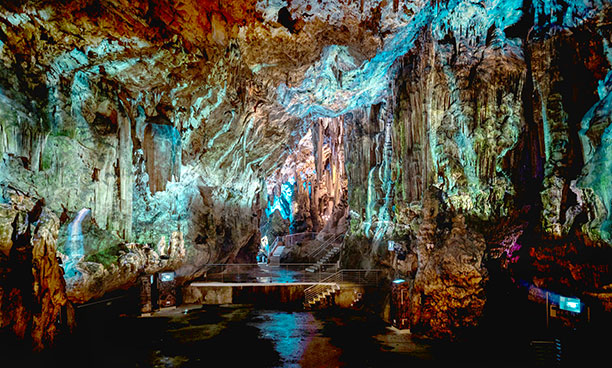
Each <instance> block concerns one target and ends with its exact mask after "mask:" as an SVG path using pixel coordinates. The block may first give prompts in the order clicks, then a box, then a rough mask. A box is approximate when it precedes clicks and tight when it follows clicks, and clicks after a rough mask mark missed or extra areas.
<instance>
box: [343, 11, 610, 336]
mask: <svg viewBox="0 0 612 368" xmlns="http://www.w3.org/2000/svg"><path fill="white" fill-rule="evenodd" d="M609 12H610V8H609V4H607V3H605V2H592V3H588V4H587V3H582V2H575V3H574V2H568V3H564V4H563V5H561V4H557V3H555V2H535V1H534V2H520V1H518V2H501V1H500V2H496V1H490V2H485V3H479V4H474V3H469V2H452V1H450V2H447V3H445V4H441V3H438V4H437V6H434V7H433V8H432V9H429V10H428V6H425V7H424V8H423V9H422V10H421V13H423V16H424V17H427V19H428V20H429V21H428V22H427V23H428V24H427V25H426V26H423V27H421V28H419V32H417V34H416V35H414V41H413V42H414V46H413V47H412V49H411V50H410V51H408V52H407V53H406V54H405V55H403V56H401V57H400V58H398V59H397V61H396V62H395V64H394V66H393V67H394V68H395V69H396V70H397V71H396V72H395V73H394V74H393V75H394V76H395V78H390V85H389V91H390V93H389V96H388V97H387V98H386V100H383V101H381V102H380V103H379V104H376V105H372V106H371V107H368V108H365V109H358V110H354V111H353V112H351V113H349V114H347V115H345V121H346V124H347V126H349V127H350V128H347V132H348V135H349V137H350V138H348V139H347V143H348V147H347V152H349V153H348V155H347V161H346V165H347V173H348V177H349V185H348V187H349V206H350V209H351V231H350V237H349V242H348V249H345V264H346V265H353V266H355V265H367V266H373V265H375V264H381V263H382V264H387V265H389V268H390V272H391V274H392V275H393V276H394V278H398V279H399V278H401V279H405V280H407V282H406V283H405V284H404V285H403V286H402V288H403V289H405V292H406V295H409V296H410V297H409V298H406V297H404V296H402V301H400V295H399V294H398V295H394V297H393V299H394V300H392V303H395V304H396V310H399V311H402V315H401V316H398V317H397V318H400V319H401V320H402V322H401V323H402V325H403V326H405V327H410V328H412V329H414V330H418V331H422V332H424V333H425V334H429V335H436V336H442V335H445V336H450V337H452V336H454V334H455V333H456V331H458V330H460V329H461V328H462V327H468V326H474V325H476V324H477V322H478V321H477V318H473V317H474V316H478V315H479V314H480V313H481V312H482V307H483V305H484V303H485V300H486V294H485V293H484V292H483V287H485V282H486V278H487V277H486V274H487V272H486V270H485V269H484V267H483V263H482V261H483V260H484V259H489V260H491V262H493V261H494V260H497V261H495V262H500V263H496V264H497V265H498V266H499V265H500V264H501V266H502V267H506V268H508V269H509V272H510V274H511V275H512V277H513V278H514V279H515V280H520V281H521V283H522V284H523V285H525V284H526V285H531V286H536V287H539V288H543V289H549V290H556V291H557V292H560V293H564V295H575V296H585V295H590V296H593V295H599V296H600V297H601V298H602V301H600V302H603V303H604V304H605V303H609V301H606V300H605V299H606V295H607V294H606V290H608V289H609V287H610V283H611V282H612V279H610V273H609V266H608V265H609V264H610V260H611V259H612V258H611V256H612V254H611V252H610V228H609V226H608V225H607V224H608V218H609V215H610V212H609V210H607V209H606V208H607V207H608V206H609V203H610V201H609V199H608V194H607V192H608V190H609V188H610V185H609V183H610V176H609V172H608V171H607V168H608V165H609V163H608V159H607V158H604V156H606V153H604V152H606V151H607V141H606V135H605V134H606V133H605V132H607V131H608V130H609V129H610V124H609V116H610V111H609V110H607V109H606V108H605V107H604V106H607V104H606V102H605V101H606V96H607V85H608V83H609V82H608V77H607V75H608V72H609V70H610V60H609V59H608V53H607V51H606V50H607V45H608V42H609V40H610V36H611V35H610V33H609V30H608V29H607V28H606V27H605V26H604V25H605V24H606V22H607V21H606V20H605V19H609ZM389 137H390V139H389ZM364 163H367V164H365V165H364ZM603 182H605V183H606V185H602V183H603ZM604 187H605V188H608V189H604ZM431 197H434V198H436V200H435V203H438V204H437V205H435V206H433V207H434V209H435V210H436V211H438V208H443V209H442V210H440V213H439V214H438V215H436V221H432V220H431V215H430V213H429V212H430V211H432V206H431V203H432V202H431V201H430V200H428V198H431ZM440 206H442V207H440ZM460 229H461V230H460ZM427 234H430V235H427ZM460 234H462V235H460ZM449 237H450V238H449ZM459 239H460V240H459ZM389 241H393V242H394V243H392V246H391V245H390V246H389V247H388V244H389ZM448 243H450V244H454V245H452V246H448V245H447V244H448ZM484 244H487V245H488V249H489V250H488V251H487V252H486V254H485V247H484ZM388 249H391V251H388ZM440 249H443V250H442V251H441V250H440ZM445 265H448V266H445ZM496 267H497V266H496ZM453 269H454V271H449V270H453ZM457 275H462V276H461V277H459V278H458V277H457ZM464 277H465V278H464ZM458 316H459V317H458ZM468 316H470V317H468ZM424 326H425V328H423V327H424Z"/></svg>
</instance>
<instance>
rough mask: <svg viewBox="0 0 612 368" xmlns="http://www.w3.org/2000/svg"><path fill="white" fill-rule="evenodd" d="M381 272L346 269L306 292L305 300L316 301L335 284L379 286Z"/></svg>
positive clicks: (307, 289)
mask: <svg viewBox="0 0 612 368" xmlns="http://www.w3.org/2000/svg"><path fill="white" fill-rule="evenodd" d="M380 272H381V270H362V269H345V270H340V271H338V272H336V273H334V274H333V275H330V276H329V277H327V278H324V279H323V280H321V281H320V282H319V283H318V284H316V285H313V286H310V287H308V288H306V289H305V290H304V300H305V301H306V302H308V301H309V300H314V299H315V298H316V297H317V296H318V295H321V294H323V293H325V292H326V291H327V290H328V289H330V288H331V287H332V285H333V284H352V285H359V286H372V285H378V279H379V273H380Z"/></svg>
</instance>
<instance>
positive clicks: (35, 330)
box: [0, 194, 70, 350]
mask: <svg viewBox="0 0 612 368" xmlns="http://www.w3.org/2000/svg"><path fill="white" fill-rule="evenodd" d="M0 221H1V222H0V233H2V234H3V235H8V237H7V236H3V239H2V240H1V242H2V243H1V244H2V253H1V254H0V331H3V330H9V331H12V333H14V334H15V335H16V336H17V337H18V338H20V339H24V340H25V341H27V342H28V343H31V344H32V348H33V349H35V350H40V349H42V348H43V347H45V346H49V345H52V344H53V342H54V340H55V338H56V336H57V335H58V333H59V328H61V327H64V328H68V327H69V326H66V325H64V326H62V325H61V324H59V323H58V318H59V317H60V316H61V314H60V313H61V310H62V307H65V306H68V308H64V309H63V313H64V314H66V313H67V310H68V309H69V308H70V306H69V302H68V298H67V296H66V286H65V281H64V277H63V274H64V272H63V270H62V268H61V267H60V264H59V263H58V258H57V257H56V246H55V242H56V239H57V232H58V229H59V219H58V218H57V216H56V215H55V214H53V212H52V211H49V210H48V209H47V208H46V207H45V206H44V204H43V203H42V202H37V203H34V202H33V201H31V200H30V199H29V198H27V197H23V196H20V195H16V194H14V195H13V196H12V198H11V203H10V204H4V203H2V204H0ZM64 318H66V316H65V315H64ZM68 320H69V319H68Z"/></svg>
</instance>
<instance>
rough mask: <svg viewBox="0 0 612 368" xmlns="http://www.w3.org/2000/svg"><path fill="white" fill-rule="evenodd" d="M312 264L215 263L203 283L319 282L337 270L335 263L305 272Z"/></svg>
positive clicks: (208, 265) (209, 265)
mask: <svg viewBox="0 0 612 368" xmlns="http://www.w3.org/2000/svg"><path fill="white" fill-rule="evenodd" d="M312 265H313V264H312V263H281V264H278V265H266V266H263V267H262V265H260V264H257V263H230V264H226V263H216V264H207V265H205V266H207V267H210V269H209V270H208V272H207V275H206V277H205V278H204V279H203V280H204V281H207V282H210V281H215V282H232V283H272V282H279V283H288V282H311V283H316V282H321V280H323V279H325V278H327V277H329V276H330V275H332V274H334V273H335V272H336V271H337V270H338V268H337V265H336V264H335V263H326V264H324V265H323V267H321V268H320V269H319V270H318V272H306V271H304V269H305V268H306V267H309V266H312Z"/></svg>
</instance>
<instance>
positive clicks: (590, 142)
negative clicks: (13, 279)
mask: <svg viewBox="0 0 612 368" xmlns="http://www.w3.org/2000/svg"><path fill="white" fill-rule="evenodd" d="M0 12H1V14H2V18H1V20H2V21H1V22H0V155H1V161H0V190H1V191H2V195H1V198H0V199H1V202H2V204H3V205H7V206H9V207H10V206H15V204H14V200H13V199H12V198H15V196H22V197H24V198H30V199H29V200H30V201H32V202H36V201H38V200H43V199H44V201H45V206H46V208H47V209H48V211H51V212H53V213H54V214H55V216H57V217H58V219H59V228H58V231H57V239H58V240H57V245H56V246H57V250H58V253H57V255H58V257H59V258H60V259H61V260H62V262H63V263H64V267H65V268H67V269H69V271H70V272H67V273H66V275H67V276H68V277H67V297H68V298H69V299H71V300H72V301H75V302H84V301H86V300H89V299H91V298H94V297H98V296H101V295H103V294H104V293H105V292H108V291H110V290H114V289H117V288H124V287H128V286H129V285H132V284H134V283H135V282H136V281H135V280H137V277H138V276H139V275H141V274H143V273H145V274H146V273H151V272H157V271H161V270H176V271H177V274H178V276H179V279H180V280H181V281H186V280H189V279H191V278H194V277H197V276H199V275H201V274H202V273H203V272H205V271H206V264H209V263H225V262H232V261H241V262H252V261H253V257H254V255H255V253H256V251H257V248H258V246H259V239H260V237H261V234H260V229H261V232H263V233H264V234H273V235H274V236H276V235H279V234H284V233H287V232H298V231H308V230H313V231H322V232H324V233H326V232H327V233H339V232H342V231H343V230H344V228H345V227H346V226H347V224H346V220H345V219H347V218H348V227H349V230H348V234H347V236H346V241H345V248H344V250H343V253H342V263H343V265H344V266H345V267H350V268H354V267H365V268H370V267H371V268H379V267H383V268H384V269H385V270H386V273H387V276H388V278H389V279H395V278H400V277H401V278H404V279H405V280H406V283H405V285H404V287H406V288H407V290H408V293H409V298H408V299H406V302H405V303H406V305H405V306H404V307H405V308H403V309H402V310H407V311H408V314H407V316H408V317H407V318H406V319H407V320H408V321H409V322H408V326H409V327H411V328H412V329H414V330H415V331H420V332H422V333H424V334H429V335H431V336H436V337H443V336H449V335H453V334H454V332H455V330H457V329H460V328H462V327H466V326H473V325H474V324H476V323H477V320H478V316H479V315H480V314H481V313H482V308H483V303H484V302H485V299H484V294H483V290H485V287H486V281H487V272H486V270H485V268H484V263H483V262H485V261H487V262H489V261H491V262H498V263H499V265H500V266H501V267H505V268H507V270H508V272H509V273H510V274H511V275H512V276H513V277H515V278H516V279H522V280H526V282H528V283H532V284H534V285H535V286H537V287H542V288H546V287H548V288H554V289H555V290H557V291H558V292H565V293H567V294H571V295H582V294H583V293H594V294H596V295H599V294H598V292H599V291H601V290H602V289H604V288H605V287H606V286H607V285H609V284H610V282H611V281H610V279H609V274H610V273H609V264H610V231H611V228H610V226H611V224H612V217H611V216H612V192H611V190H612V189H611V188H612V187H611V186H610V179H611V177H610V172H611V168H610V165H611V164H610V162H612V156H611V155H612V153H611V147H612V146H611V144H610V142H611V141H610V116H611V112H610V106H611V105H610V101H611V99H612V97H611V96H612V94H611V93H610V91H611V88H612V78H611V77H609V75H610V74H609V71H610V60H611V59H610V52H609V43H610V37H611V35H610V31H609V27H608V26H607V24H608V23H609V18H610V5H609V3H608V2H607V1H601V0H592V1H566V2H558V1H554V0H537V1H535V0H534V1H522V0H512V1H502V0H486V1H482V2H478V3H475V2H471V1H462V0H448V1H412V0H407V1H403V0H399V1H393V2H390V1H379V0H363V1H359V2H340V1H325V2H321V1H315V0H296V1H291V2H286V1H280V0H279V1H266V2H263V1H232V2H202V1H196V0H180V1H176V2H169V1H136V2H133V3H126V2H124V1H117V0H109V1H104V2H99V1H79V2H69V3H66V4H64V3H62V4H61V5H58V3H57V2H54V1H52V0H44V1H37V2H10V1H8V2H7V1H3V2H0ZM308 132H310V133H308ZM308 134H310V135H308ZM282 193H285V194H282ZM277 203H279V205H278V207H277V205H276V204H277ZM5 217H6V218H1V219H0V220H2V222H0V224H1V227H0V234H3V235H2V236H3V239H8V235H7V234H13V230H12V229H11V227H10V224H11V223H12V222H11V220H10V219H11V218H13V215H12V214H11V215H10V216H9V215H7V216H5ZM262 219H264V220H263V221H262ZM262 222H263V223H264V224H263V226H262ZM266 224H271V225H269V226H268V225H266ZM79 232H80V233H79ZM81 233H82V234H81ZM75 239H77V241H76V243H75ZM270 240H271V239H270ZM49 241H50V242H51V240H49ZM389 241H393V242H394V243H391V250H389V246H390V243H389ZM80 242H82V244H80ZM2 246H3V248H2V249H3V251H4V250H6V251H7V252H9V253H10V250H11V249H13V248H15V245H14V244H13V243H12V242H11V243H9V242H8V241H5V242H4V243H3V245H2ZM15 249H16V248H15ZM75 249H76V251H75ZM81 249H82V252H81ZM73 258H76V259H73ZM4 261H6V259H5V260H3V262H4ZM68 265H71V266H72V265H74V270H72V269H71V267H68ZM73 271H74V272H73ZM553 271H554V272H553ZM73 275H74V276H73ZM559 275H560V276H559ZM390 302H392V303H396V302H397V300H395V299H392V300H391V301H390ZM62 303H63V301H62V302H59V303H58V305H61V304H62ZM51 314H52V313H51ZM454 316H461V318H456V317H454Z"/></svg>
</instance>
